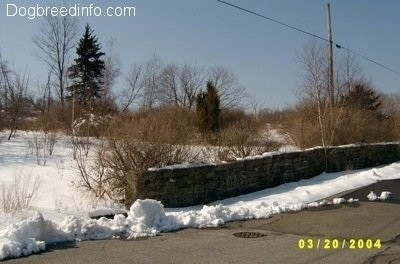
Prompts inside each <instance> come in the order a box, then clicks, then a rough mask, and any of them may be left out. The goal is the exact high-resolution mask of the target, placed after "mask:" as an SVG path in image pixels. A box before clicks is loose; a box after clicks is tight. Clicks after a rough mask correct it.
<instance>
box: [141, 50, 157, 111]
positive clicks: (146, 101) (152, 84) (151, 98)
mask: <svg viewBox="0 0 400 264" xmlns="http://www.w3.org/2000/svg"><path fill="white" fill-rule="evenodd" d="M161 69H162V61H161V58H160V57H159V56H157V55H153V56H152V57H151V58H150V60H148V61H147V62H146V63H145V64H144V66H143V82H142V85H143V93H142V107H143V108H144V109H151V108H154V107H155V106H156V104H157V93H158V92H159V86H160V81H159V80H160V73H161Z"/></svg>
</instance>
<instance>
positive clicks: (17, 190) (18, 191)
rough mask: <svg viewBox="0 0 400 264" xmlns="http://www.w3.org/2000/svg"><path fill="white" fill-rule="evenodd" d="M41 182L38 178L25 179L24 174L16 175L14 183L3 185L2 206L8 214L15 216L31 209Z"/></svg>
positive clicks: (0, 187)
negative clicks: (19, 212)
mask: <svg viewBox="0 0 400 264" xmlns="http://www.w3.org/2000/svg"><path fill="white" fill-rule="evenodd" d="M39 186H40V181H39V178H38V177H35V178H34V179H32V177H30V176H29V177H23V176H22V173H21V172H19V174H17V173H16V174H15V175H14V179H13V182H11V183H7V184H6V183H4V182H3V183H1V185H0V189H1V196H0V205H1V209H2V211H3V212H4V213H6V214H14V213H16V212H18V211H21V210H23V209H28V208H30V207H31V205H32V202H33V201H34V200H35V199H36V197H37V195H38V191H39Z"/></svg>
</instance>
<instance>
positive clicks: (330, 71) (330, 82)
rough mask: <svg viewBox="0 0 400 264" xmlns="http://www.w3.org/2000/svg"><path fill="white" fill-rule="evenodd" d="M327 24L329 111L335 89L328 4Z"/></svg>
mask: <svg viewBox="0 0 400 264" xmlns="http://www.w3.org/2000/svg"><path fill="white" fill-rule="evenodd" d="M327 20H328V21H327V22H328V40H329V48H328V94H329V104H330V107H331V111H332V108H333V104H334V103H335V89H334V83H333V41H332V26H331V6H330V4H329V3H328V7H327Z"/></svg>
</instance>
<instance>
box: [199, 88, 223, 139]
mask: <svg viewBox="0 0 400 264" xmlns="http://www.w3.org/2000/svg"><path fill="white" fill-rule="evenodd" d="M196 103H197V107H196V112H197V120H198V124H199V128H200V129H201V130H203V131H208V132H216V131H217V130H218V128H219V113H220V98H219V95H218V90H217V89H216V88H215V86H214V84H213V83H212V82H208V83H207V91H206V92H200V93H199V94H198V95H197V100H196Z"/></svg>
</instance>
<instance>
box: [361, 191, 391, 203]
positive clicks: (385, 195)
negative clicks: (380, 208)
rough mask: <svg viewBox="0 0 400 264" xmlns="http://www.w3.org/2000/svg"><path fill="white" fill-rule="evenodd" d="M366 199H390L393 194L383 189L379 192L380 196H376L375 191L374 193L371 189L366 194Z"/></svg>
mask: <svg viewBox="0 0 400 264" xmlns="http://www.w3.org/2000/svg"><path fill="white" fill-rule="evenodd" d="M367 198H368V200H370V201H377V200H381V201H384V200H387V199H391V198H393V194H392V193H391V192H388V191H384V192H382V193H381V195H380V196H378V195H377V194H376V193H374V192H373V191H371V192H370V193H369V194H368V195H367Z"/></svg>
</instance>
